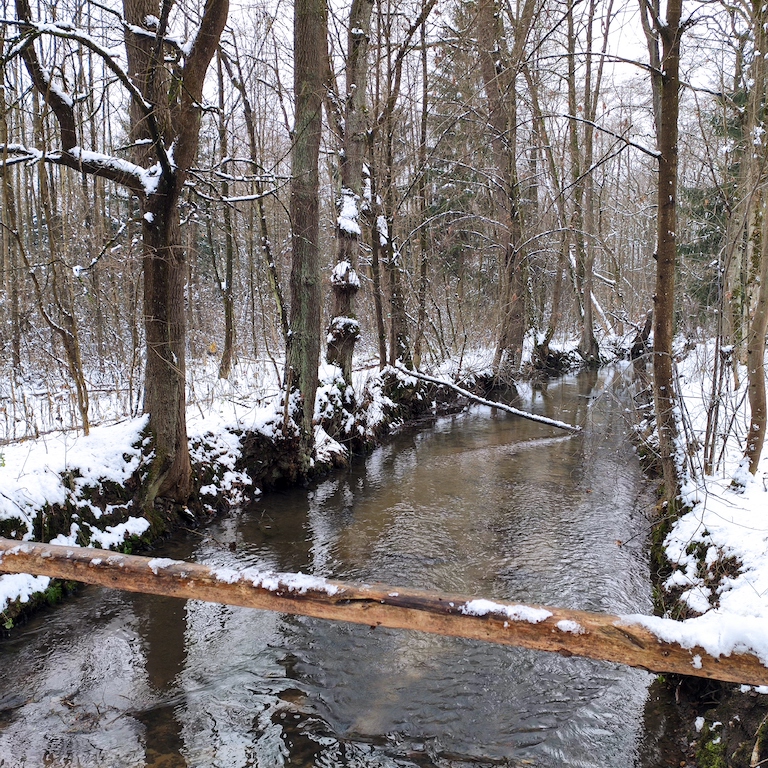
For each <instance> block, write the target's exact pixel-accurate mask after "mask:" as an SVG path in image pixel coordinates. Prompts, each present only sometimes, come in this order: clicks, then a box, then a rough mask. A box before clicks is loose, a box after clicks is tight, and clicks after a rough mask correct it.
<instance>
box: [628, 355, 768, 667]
mask: <svg viewBox="0 0 768 768" xmlns="http://www.w3.org/2000/svg"><path fill="white" fill-rule="evenodd" d="M715 354H716V350H715V347H714V343H706V344H700V345H697V346H696V347H695V348H694V349H693V350H690V351H688V352H687V354H686V355H685V357H684V358H683V359H682V360H680V361H679V363H678V373H679V381H680V391H681V394H682V406H683V407H682V408H681V410H680V413H679V417H680V421H681V424H682V425H683V427H684V432H685V433H687V435H688V440H689V442H690V441H691V440H693V445H694V450H693V451H691V452H690V453H689V456H688V457H687V458H684V459H683V461H684V463H685V464H686V477H687V479H686V481H685V482H684V484H683V489H682V498H683V501H684V502H685V503H686V504H687V505H689V506H690V511H688V512H687V513H686V514H684V515H683V516H682V517H681V518H680V519H679V520H678V521H677V522H676V523H675V524H674V526H673V527H672V530H671V531H670V533H669V535H668V536H667V538H666V540H665V548H666V554H667V558H668V559H669V561H670V563H672V565H673V572H672V574H671V576H670V577H669V579H668V580H667V583H666V587H667V588H668V589H670V590H672V589H677V590H682V595H681V598H680V599H681V600H682V601H683V602H684V603H685V604H686V605H687V606H688V608H689V609H690V611H691V612H692V613H694V614H698V615H695V616H694V617H693V618H689V619H687V620H685V621H682V622H673V621H671V620H669V619H667V620H664V619H662V618H659V617H652V618H645V619H642V623H643V624H644V625H645V626H647V627H648V628H649V629H651V630H652V631H653V632H655V633H656V634H657V635H658V636H659V637H661V638H662V639H665V640H672V641H677V642H679V643H681V644H682V645H683V646H684V647H688V648H691V647H693V646H694V645H699V646H701V647H702V648H704V649H705V650H706V651H707V652H709V653H710V654H712V655H714V656H718V655H726V656H727V655H730V654H731V653H734V652H736V653H738V652H743V651H751V652H753V653H755V654H756V655H757V656H758V657H759V658H760V659H761V661H762V662H763V663H764V664H766V665H768V446H766V447H765V448H764V450H763V455H762V459H761V462H760V466H759V469H758V472H757V475H756V476H755V477H753V476H752V475H750V474H749V473H748V472H746V471H745V469H744V467H743V465H742V456H743V450H744V437H745V435H746V432H747V428H748V425H749V407H748V403H747V399H746V395H745V392H746V389H745V388H746V372H745V370H744V369H743V368H741V369H740V370H739V371H738V374H739V376H738V378H739V380H740V382H739V384H740V386H739V388H738V389H736V388H735V386H734V376H733V373H732V372H731V371H728V372H726V376H725V379H724V383H725V387H726V388H725V392H724V395H723V398H722V401H721V403H722V405H721V410H720V416H719V426H718V429H717V440H716V445H715V448H716V450H715V458H716V462H715V463H714V464H713V467H712V471H711V472H710V473H709V474H706V475H705V473H704V469H703V467H704V460H703V449H704V441H705V433H706V427H707V412H708V405H709V403H710V402H711V399H712V398H711V387H712V375H713V371H714V369H715V366H714V355H715ZM681 456H684V454H681ZM692 472H693V474H692ZM734 478H737V479H738V480H739V484H734V483H733V480H734ZM742 484H743V486H742Z"/></svg>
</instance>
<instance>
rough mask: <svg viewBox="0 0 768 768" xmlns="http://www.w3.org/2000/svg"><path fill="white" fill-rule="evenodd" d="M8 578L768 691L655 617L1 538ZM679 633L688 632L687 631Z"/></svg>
mask: <svg viewBox="0 0 768 768" xmlns="http://www.w3.org/2000/svg"><path fill="white" fill-rule="evenodd" d="M0 571H2V572H5V573H33V574H40V575H43V576H52V577H55V578H59V579H67V580H73V581H82V582H86V583H88V584H98V585H101V586H104V587H110V588H113V589H121V590H126V591H128V592H144V593H148V594H156V595H167V596H169V597H178V598H183V599H194V600H205V601H208V602H214V603H223V604H226V605H238V606H244V607H247V608H259V609H263V610H269V611H277V612H280V613H290V614H300V615H303V616H313V617H316V618H319V619H330V620H333V621H347V622H352V623H354V624H364V625H367V626H370V627H371V628H374V629H375V628H376V627H391V628H395V629H411V630H417V631H419V632H430V633H432V634H438V635H447V636H449V637H463V638H469V639H471V640H481V641H485V642H491V643H499V644H502V645H512V646H520V647H523V648H532V649H535V650H540V651H550V652H554V653H559V654H561V655H563V656H584V657H588V658H592V659H599V660H603V661H612V662H617V663H619V664H625V665H628V666H631V667H641V668H643V669H647V670H648V671H650V672H657V673H674V674H680V675H694V676H697V677H705V678H710V679H715V680H724V681H729V682H735V683H744V684H748V685H768V668H766V666H764V665H763V663H762V662H761V660H760V659H759V658H758V657H757V655H755V654H754V653H753V652H743V653H732V654H730V655H729V656H718V657H716V656H712V655H710V654H709V653H707V652H706V651H705V650H704V648H702V647H699V646H696V645H692V647H690V648H688V647H683V646H682V645H680V644H679V643H676V642H665V641H663V640H661V639H660V638H659V637H658V636H657V635H656V634H654V633H653V632H651V631H650V630H649V629H647V628H645V627H644V626H642V624H641V623H640V622H642V621H644V620H646V619H647V620H655V621H657V622H663V621H664V620H662V619H654V617H632V616H630V617H621V616H610V615H605V614H598V613H588V612H586V611H573V610H564V609H561V608H544V607H541V606H528V605H517V604H511V603H501V602H496V601H491V600H486V599H478V598H468V597H465V596H459V595H446V594H433V593H428V592H422V591H417V590H412V589H401V588H399V587H390V586H382V585H377V584H362V585H356V584H347V583H342V582H334V581H328V580H326V579H322V578H318V577H314V576H307V575H305V574H301V573H298V574H297V573H274V572H272V571H260V570H257V569H254V568H246V569H243V570H239V571H236V570H233V569H230V568H211V567H209V566H206V565H201V564H199V563H190V562H185V561H181V560H169V559H167V558H149V557H138V556H135V555H122V554H118V553H115V552H111V551H107V550H102V549H89V548H85V547H83V548H80V547H67V546H57V545H53V544H39V543H36V542H18V541H15V540H10V539H2V538H0ZM667 621H669V623H671V624H674V625H677V626H679V622H671V621H670V620H667Z"/></svg>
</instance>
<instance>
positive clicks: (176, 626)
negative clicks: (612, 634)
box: [0, 371, 650, 768]
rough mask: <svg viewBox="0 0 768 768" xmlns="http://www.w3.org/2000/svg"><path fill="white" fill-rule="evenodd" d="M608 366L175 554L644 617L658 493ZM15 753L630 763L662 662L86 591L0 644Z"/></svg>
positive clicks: (279, 761)
mask: <svg viewBox="0 0 768 768" xmlns="http://www.w3.org/2000/svg"><path fill="white" fill-rule="evenodd" d="M617 382H619V384H620V378H619V377H618V374H617V373H616V372H612V371H608V372H604V373H601V374H600V376H597V374H582V375H580V376H577V377H571V378H567V379H564V380H562V381H558V382H553V383H550V384H549V385H548V386H546V387H544V386H542V387H541V388H540V389H537V390H536V391H533V392H531V393H529V395H528V396H527V397H524V398H523V402H522V403H521V404H522V406H523V407H527V408H530V409H532V410H535V411H537V412H539V413H544V414H545V415H549V416H553V417H557V418H561V419H567V420H570V421H573V422H575V423H580V424H583V425H585V430H584V432H583V433H582V434H580V435H577V436H574V437H570V436H565V437H564V436H563V435H562V434H561V433H557V432H555V431H554V430H552V429H551V428H548V427H546V426H543V425H540V424H535V423H532V422H528V421H523V420H521V419H518V418H515V417H513V416H509V415H507V414H504V413H501V412H492V411H490V410H489V409H487V408H478V409H475V410H473V411H472V412H471V413H468V414H462V415H459V416H455V417H450V418H445V419H441V420H439V421H438V422H437V423H436V424H435V425H434V427H433V428H431V429H428V430H424V431H420V432H416V433H407V434H404V435H401V436H400V437H398V438H397V439H396V440H394V441H393V442H392V443H390V444H388V445H386V446H383V447H381V448H379V449H377V450H376V451H374V452H373V453H372V454H371V455H370V456H369V457H367V459H366V460H365V461H364V462H360V464H359V466H357V467H355V468H354V469H353V470H352V471H350V472H348V473H345V474H341V475H336V476H333V477H332V478H329V479H327V480H325V481H323V482H321V483H319V484H318V485H317V486H316V487H314V488H312V489H311V490H306V489H295V490H291V491H288V492H284V493H275V494H270V495H268V496H267V497H265V498H264V499H261V500H260V501H259V503H258V504H257V505H255V506H254V507H253V508H251V509H248V510H243V511H241V512H239V513H237V514H233V515H230V516H228V517H227V518H226V519H223V520H221V521H218V522H217V523H215V524H214V525H212V526H211V527H210V528H209V529H207V530H205V531H203V532H202V533H200V534H196V535H194V536H192V535H190V537H189V538H188V539H187V540H185V541H182V542H179V543H176V544H174V545H173V546H172V547H168V548H167V549H165V550H164V551H163V552H162V553H159V554H162V555H164V556H170V557H177V558H194V559H197V560H199V561H201V562H205V563H208V564H215V565H227V566H234V567H242V566H251V565H253V566H259V567H269V568H275V569H278V570H284V571H298V570H302V571H304V572H312V573H316V574H318V575H322V576H326V577H331V578H337V579H344V580H352V581H367V580H376V581H383V582H387V583H391V584H394V585H400V586H411V587H419V588H427V589H439V590H444V591H451V592H459V593H465V594H473V595H484V596H488V597H495V598H499V599H511V600H520V601H527V602H532V603H541V604H551V605H557V606H562V607H568V608H581V609H587V610H597V611H610V612H635V611H648V610H650V598H649V588H648V573H647V566H646V564H645V558H644V551H643V544H642V542H643V539H644V531H645V526H646V520H645V516H644V512H645V510H646V509H648V508H650V498H649V495H648V491H647V489H646V486H645V484H644V481H643V479H642V478H641V476H640V473H639V469H638V467H637V462H636V460H635V458H634V456H633V453H632V449H631V448H630V447H629V446H627V445H626V441H625V438H624V430H625V425H624V423H623V419H624V406H623V405H622V402H621V401H620V400H618V399H617ZM0 663H2V665H3V669H4V670H5V671H6V674H5V675H4V676H3V679H2V682H0V766H14V768H15V767H16V766H41V765H51V766H83V767H85V766H131V767H132V766H155V767H157V768H160V766H163V767H164V768H169V767H170V766H190V767H195V768H197V767H198V766H199V767H203V766H211V767H214V766H220V767H221V768H240V767H242V768H245V767H246V766H254V767H256V766H258V767H259V768H262V767H264V768H267V767H271V766H282V765H295V766H310V765H313V766H329V767H330V766H355V768H357V767H358V766H359V767H360V768H365V767H373V766H376V767H378V766H393V767H394V766H440V767H446V768H447V767H449V766H450V767H451V768H459V767H460V766H465V765H468V764H472V765H481V766H485V765H488V766H491V765H509V766H518V765H537V766H561V765H568V766H601V768H602V767H603V766H617V768H618V767H619V766H621V768H624V767H625V766H628V765H632V764H633V762H634V761H635V759H636V751H637V741H638V737H639V735H640V734H639V730H640V722H641V719H642V718H641V715H642V707H643V703H644V701H645V697H646V689H647V685H648V681H649V677H650V676H649V675H647V674H646V673H644V672H640V671H637V670H628V669H623V668H619V667H617V666H614V665H611V664H606V663H600V662H593V661H589V660H584V659H573V658H572V659H562V658H560V657H559V656H553V655H548V654H543V653H536V652H531V651H525V650H520V649H514V648H504V647H499V646H493V645H485V644H482V643H478V642H472V641H465V640H457V639H451V638H443V637H438V636H429V635H424V634H419V633H415V632H403V631H395V630H386V629H381V628H379V629H375V630H373V629H370V628H368V627H360V626H352V625H346V624H333V623H328V622H321V621H319V620H315V619H309V618H303V617H292V616H283V615H278V614H272V613H267V612H263V611H252V610H246V609H240V608H233V607H228V606H220V605H213V604H208V603H201V602H197V601H189V602H187V603H183V602H181V601H174V600H172V599H167V598H159V597H151V596H137V595H124V594H119V593H109V592H107V591H106V590H102V589H97V588H87V589H85V590H84V591H83V593H82V594H81V595H80V596H79V597H78V598H76V599H74V600H72V601H71V602H69V603H67V604H66V605H65V606H63V607H61V608H59V609H58V610H56V611H55V612H53V613H51V614H49V615H47V616H46V617H40V618H38V619H35V620H34V621H33V622H32V623H31V624H30V625H29V627H28V628H26V629H25V631H23V632H22V633H20V634H19V635H18V636H16V637H14V638H13V639H12V640H9V641H5V642H3V643H0Z"/></svg>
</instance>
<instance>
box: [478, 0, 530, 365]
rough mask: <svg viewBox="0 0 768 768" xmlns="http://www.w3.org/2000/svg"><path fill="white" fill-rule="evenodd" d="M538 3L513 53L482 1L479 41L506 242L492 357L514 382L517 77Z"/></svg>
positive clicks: (496, 16) (520, 258) (494, 6)
mask: <svg viewBox="0 0 768 768" xmlns="http://www.w3.org/2000/svg"><path fill="white" fill-rule="evenodd" d="M533 9H534V3H533V2H532V0H526V2H525V3H524V5H523V7H522V9H521V10H520V18H519V19H518V20H517V22H516V25H515V29H514V42H513V47H512V50H511V51H509V50H506V43H505V36H504V33H503V29H502V23H501V7H500V5H499V4H498V3H496V2H495V1H494V0H480V2H479V3H478V10H477V32H478V34H477V37H478V45H479V56H480V72H481V75H482V78H483V86H484V89H485V95H486V101H487V104H488V125H489V128H490V131H491V146H492V149H493V157H494V162H495V165H496V172H497V174H498V179H497V181H496V188H497V189H498V190H499V192H498V193H497V199H498V209H499V211H500V212H501V214H502V216H501V230H502V232H503V237H504V243H503V248H502V254H503V255H502V259H501V263H500V269H499V273H500V282H501V286H500V295H499V336H498V341H497V346H496V353H495V356H494V363H493V365H494V370H495V372H496V375H497V376H500V377H502V378H510V377H512V376H514V375H515V373H516V372H517V370H518V369H519V366H520V362H521V359H522V352H523V337H524V335H525V325H526V323H525V282H524V279H523V265H524V254H523V252H522V249H521V245H522V239H523V237H522V231H523V225H522V213H521V208H520V190H519V184H518V179H517V166H516V163H517V157H516V154H517V93H516V90H515V89H516V82H515V81H516V78H517V74H518V69H519V67H520V66H521V62H522V58H523V51H524V47H525V41H526V39H527V36H528V31H529V29H530V25H531V23H532V19H533Z"/></svg>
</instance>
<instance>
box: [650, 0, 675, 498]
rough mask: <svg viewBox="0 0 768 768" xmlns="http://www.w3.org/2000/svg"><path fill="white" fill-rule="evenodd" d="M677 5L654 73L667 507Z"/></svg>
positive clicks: (671, 448) (658, 382)
mask: <svg viewBox="0 0 768 768" xmlns="http://www.w3.org/2000/svg"><path fill="white" fill-rule="evenodd" d="M681 16H682V0H670V1H669V3H668V4H667V18H666V22H665V23H664V24H663V25H662V26H661V28H660V29H659V30H657V31H658V34H659V36H660V38H661V43H662V62H661V66H662V70H660V71H657V72H656V73H655V74H654V77H655V78H656V81H657V83H658V88H659V92H660V120H659V134H658V139H657V141H658V150H659V153H660V156H659V181H658V219H657V242H656V295H655V297H654V302H655V303H654V313H653V339H654V341H653V393H654V403H655V410H656V424H657V430H658V434H659V453H660V461H661V466H662V472H663V475H664V497H665V499H666V501H667V502H668V503H670V504H671V503H672V502H673V501H674V499H675V498H676V497H677V495H678V491H679V484H680V478H679V471H678V467H677V462H676V440H677V423H676V420H675V412H674V409H675V374H674V361H673V359H672V341H673V336H674V324H675V268H676V262H677V231H676V230H677V160H678V113H679V108H680V36H681V33H682V28H681Z"/></svg>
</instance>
